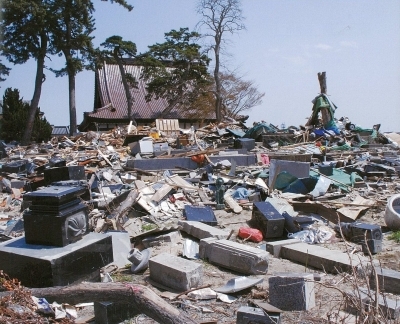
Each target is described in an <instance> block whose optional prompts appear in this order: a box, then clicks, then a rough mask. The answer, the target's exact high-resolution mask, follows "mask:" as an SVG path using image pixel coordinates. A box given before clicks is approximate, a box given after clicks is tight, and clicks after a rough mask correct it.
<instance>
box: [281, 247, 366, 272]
mask: <svg viewBox="0 0 400 324" xmlns="http://www.w3.org/2000/svg"><path fill="white" fill-rule="evenodd" d="M281 258H283V259H288V260H291V261H295V262H298V263H301V264H304V265H307V266H310V267H314V268H317V269H321V270H324V271H326V272H330V273H340V272H351V271H352V269H353V267H354V268H359V267H360V266H362V265H363V264H364V263H365V264H366V263H367V262H368V259H367V258H366V257H364V256H360V255H354V254H351V255H349V254H347V253H344V252H341V251H335V250H330V249H327V248H324V247H321V246H317V245H310V244H307V243H297V244H291V245H286V246H282V248H281Z"/></svg>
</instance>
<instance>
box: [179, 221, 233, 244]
mask: <svg viewBox="0 0 400 324" xmlns="http://www.w3.org/2000/svg"><path fill="white" fill-rule="evenodd" d="M178 224H179V225H180V226H181V227H182V231H184V232H186V233H188V234H189V235H192V236H194V237H196V238H198V239H200V240H201V239H204V238H208V237H213V238H216V239H226V238H227V237H228V236H229V234H230V233H229V232H226V231H224V230H221V229H219V228H215V227H213V226H210V225H207V224H204V223H202V222H196V221H179V222H178Z"/></svg>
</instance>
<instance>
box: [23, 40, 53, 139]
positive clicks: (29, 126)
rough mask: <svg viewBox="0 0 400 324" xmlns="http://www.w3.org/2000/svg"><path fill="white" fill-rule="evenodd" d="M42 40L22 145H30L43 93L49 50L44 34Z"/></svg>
mask: <svg viewBox="0 0 400 324" xmlns="http://www.w3.org/2000/svg"><path fill="white" fill-rule="evenodd" d="M40 39H41V48H40V55H39V56H38V58H37V61H36V78H35V90H34V92H33V97H32V101H31V105H30V107H29V114H28V120H27V122H26V128H25V131H24V135H23V138H22V145H28V143H29V141H30V140H31V136H32V132H33V126H34V124H35V117H36V112H37V109H38V107H39V100H40V96H41V93H42V84H43V82H44V73H43V71H44V60H45V55H46V50H47V36H46V35H45V34H44V33H43V34H42V35H41V37H40Z"/></svg>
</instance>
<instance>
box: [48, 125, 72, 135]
mask: <svg viewBox="0 0 400 324" xmlns="http://www.w3.org/2000/svg"><path fill="white" fill-rule="evenodd" d="M51 135H52V136H68V135H69V126H53V130H52V131H51Z"/></svg>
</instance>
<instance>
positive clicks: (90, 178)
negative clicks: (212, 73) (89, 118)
mask: <svg viewBox="0 0 400 324" xmlns="http://www.w3.org/2000/svg"><path fill="white" fill-rule="evenodd" d="M332 107H334V105H333V104H332V103H331V102H330V100H329V98H328V97H327V96H324V95H320V96H318V97H317V98H316V99H315V100H314V107H313V115H312V116H311V117H310V120H309V122H308V123H307V124H306V125H305V126H299V127H294V126H291V127H288V128H278V127H276V126H274V125H272V124H268V123H267V122H265V121H261V122H259V123H254V124H253V125H252V127H247V126H246V125H245V124H244V123H243V122H242V121H236V120H233V119H228V118H227V119H226V120H225V121H224V122H222V123H219V124H210V125H207V126H204V127H201V128H198V129H194V128H193V127H191V128H190V129H186V130H185V129H180V130H179V131H177V130H173V131H170V132H168V131H164V130H163V131H161V130H159V129H157V128H156V125H157V123H156V124H155V125H152V126H150V127H137V128H136V127H132V125H129V126H128V127H126V129H123V128H116V129H114V130H112V131H109V132H104V133H99V132H92V131H91V132H87V133H83V134H79V135H77V136H75V137H69V138H67V137H61V138H53V139H52V140H51V141H49V142H48V143H40V144H39V143H38V144H32V145H29V146H26V147H24V146H20V145H18V143H8V144H6V143H3V142H2V143H1V144H2V145H1V150H2V156H3V158H2V160H1V161H0V171H1V177H0V188H1V193H0V195H1V200H0V241H1V242H2V243H1V245H0V257H1V258H3V259H4V257H2V256H1V253H4V255H6V256H7V257H9V256H8V254H11V255H13V253H16V254H18V253H19V252H15V251H14V250H12V249H11V248H10V249H9V247H8V246H7V244H8V242H20V241H18V240H21V238H24V237H26V243H27V244H25V242H24V243H23V244H25V245H24V246H23V247H20V248H21V249H22V248H23V249H29V246H28V245H29V244H44V245H49V246H50V245H51V246H53V245H56V246H58V249H67V248H69V249H72V250H71V251H70V250H68V251H69V252H68V253H73V252H72V251H75V248H74V246H75V245H76V244H78V245H80V247H79V248H81V246H82V249H89V248H90V249H91V248H92V247H93V246H94V245H93V244H94V243H92V242H91V241H90V239H89V238H88V237H89V235H92V233H96V235H99V236H96V237H94V236H93V237H94V239H95V240H101V239H102V237H103V236H104V237H112V244H111V238H110V240H109V241H107V242H106V243H104V244H105V245H106V246H107V249H111V245H112V249H113V253H111V254H113V257H112V256H111V258H112V259H113V260H114V264H115V263H117V261H118V265H116V266H115V267H110V265H109V263H110V262H108V263H107V264H103V265H101V264H100V263H99V261H98V259H96V257H95V256H93V257H92V258H90V259H87V260H88V261H87V262H93V264H96V266H98V267H99V268H102V269H101V278H102V279H101V280H102V281H103V282H110V281H114V280H117V278H120V277H121V276H125V278H126V277H128V278H129V281H132V282H134V283H140V284H145V285H147V286H148V287H152V289H153V290H154V291H155V292H156V293H157V294H158V295H159V296H160V297H162V298H164V299H165V300H167V301H168V300H169V301H170V302H171V305H178V306H179V309H180V310H181V311H182V312H186V313H188V314H192V315H191V316H192V319H195V320H198V321H199V323H200V320H202V321H203V322H204V321H207V323H223V322H224V321H223V318H230V320H231V321H230V323H232V320H236V323H250V322H249V318H250V319H252V320H254V321H255V320H259V321H262V323H290V322H291V323H294V322H295V321H294V319H293V318H292V317H290V316H292V315H290V314H291V313H292V312H293V311H296V312H303V313H302V314H303V315H301V316H303V318H306V317H304V316H310V318H311V317H312V316H320V318H323V317H324V316H325V315H324V314H323V313H321V312H320V311H315V310H316V308H317V307H320V306H318V303H316V300H317V299H318V296H320V295H319V294H322V293H324V294H325V293H326V291H325V290H324V291H322V290H321V288H317V287H318V282H319V281H323V280H328V281H329V283H332V282H334V281H336V282H337V283H339V282H342V284H344V286H347V287H350V285H349V284H346V280H349V277H348V275H344V274H345V273H350V274H352V269H353V268H354V267H366V265H367V264H372V265H373V267H372V268H373V269H376V273H377V277H379V276H380V278H381V277H382V278H385V280H386V281H384V282H380V283H377V282H374V280H373V279H374V278H375V275H371V278H372V279H371V283H370V284H368V287H367V288H368V289H369V290H368V291H367V293H366V297H365V298H366V299H368V300H370V301H373V297H374V294H371V291H372V290H371V287H372V286H373V285H375V287H376V286H378V287H379V293H384V294H385V297H384V298H385V300H386V299H387V300H389V301H393V303H394V305H395V306H393V307H392V306H390V305H389V306H388V305H387V303H386V308H385V309H390V310H391V313H390V315H388V314H389V313H387V314H386V315H385V316H386V318H390V319H394V320H397V318H398V314H399V309H400V308H399V306H398V305H397V304H396V303H395V301H396V300H397V296H396V295H398V294H400V291H397V290H396V289H394V290H395V291H391V294H393V295H386V293H389V291H390V288H389V286H393V285H391V284H387V283H388V282H391V281H390V280H393V282H395V283H396V285H397V287H400V285H398V282H397V281H396V280H398V279H399V278H400V276H399V274H400V272H398V271H400V267H399V266H398V264H397V263H396V262H395V260H393V261H391V260H390V259H391V258H393V257H394V256H395V255H398V254H396V253H400V249H399V248H398V245H396V244H395V242H394V241H391V240H389V239H388V238H389V237H390V235H393V233H396V231H399V230H400V226H399V224H400V221H399V220H397V219H396V217H398V218H399V219H400V214H399V213H400V208H399V206H400V202H399V201H400V199H399V198H396V199H392V197H398V196H399V194H400V181H399V172H400V157H399V144H398V142H396V139H392V138H393V136H388V135H387V134H384V133H380V132H379V128H380V125H374V126H373V127H372V128H371V129H364V128H361V127H360V126H358V125H356V124H353V123H352V122H351V121H350V120H348V118H346V117H343V118H340V119H336V118H334V115H333V112H334V110H333V112H332V111H331V112H330V113H329V111H330V110H329V109H332ZM324 108H325V109H328V112H327V113H326V112H325V114H328V115H329V114H330V115H329V116H330V117H329V116H328V117H329V118H328V122H326V120H325V121H324V120H323V119H324V118H322V121H321V120H318V116H319V115H318V112H321V109H322V110H323V109H324ZM322 116H323V117H324V114H323V113H322ZM325 118H326V116H325ZM386 215H389V216H386ZM39 219H40V224H39V223H38V222H39ZM54 219H57V222H56V221H55V220H54ZM388 219H390V220H388ZM393 219H395V220H394V221H393ZM24 225H25V227H24ZM26 226H29V228H28V229H27V228H26ZM53 227H54V228H55V230H54V231H55V232H57V233H58V232H59V233H58V234H57V235H59V236H60V237H58V238H53V237H52V234H51V232H52V230H49V228H50V229H52V228H53ZM58 227H60V228H61V231H58ZM41 229H42V230H41ZM88 233H89V234H88ZM118 233H120V234H121V233H122V234H123V235H124V236H121V237H119V236H118ZM107 235H109V236H107ZM48 242H50V243H48ZM55 242H59V243H55ZM96 242H98V241H96ZM18 244H22V243H18ZM85 244H87V246H86V245H85ZM96 244H98V243H96ZM83 245H85V246H84V247H83ZM2 246H3V247H2ZM15 246H17V243H15V244H14V246H13V248H14V249H15ZM2 249H4V251H3V252H2ZM24 251H25V250H24ZM60 251H64V250H57V253H60V260H61V259H62V258H64V255H61V254H63V253H64V252H60ZM107 251H108V250H107ZM107 251H105V252H104V254H101V258H102V260H105V259H107V260H108V259H109V258H110V254H109V252H107ZM120 252H121V253H120ZM35 253H36V252H35ZM37 253H39V252H37ZM57 253H55V254H57ZM96 253H100V252H96ZM102 253H103V252H102ZM10 258H11V259H12V257H10ZM18 258H19V257H18ZM37 258H38V259H40V260H42V259H43V258H44V257H43V256H41V255H38V256H37ZM55 258H56V256H55ZM65 258H66V257H65ZM11 259H10V260H11ZM202 260H204V261H202ZM69 262H71V261H69ZM375 262H378V263H375ZM22 263H23V262H22V261H21V264H22ZM24 264H25V263H24ZM99 264H100V265H99ZM18 266H19V265H18V262H16V263H15V266H11V267H10V266H7V269H9V271H8V272H11V273H8V275H10V276H13V275H15V276H16V277H17V279H19V280H21V282H22V284H23V285H26V286H27V287H48V286H55V284H54V283H55V282H59V283H61V282H62V283H63V284H64V282H66V283H71V284H72V283H73V282H74V283H75V282H76V280H77V279H79V278H75V277H74V278H72V277H71V279H68V280H64V279H65V278H61V277H60V278H59V277H58V276H67V274H64V275H63V274H61V275H59V274H58V273H57V275H56V270H54V269H53V270H49V271H50V272H51V271H53V274H52V276H53V277H52V280H53V281H51V282H50V284H48V281H46V282H47V284H44V282H45V281H40V282H39V281H37V282H35V278H29V280H28V279H27V278H25V277H24V276H23V275H20V274H19V273H20V271H19V270H18V269H16V267H18ZM4 267H5V266H4V265H3V264H1V261H0V269H3V270H4ZM305 267H306V270H304V269H305ZM14 268H15V269H14ZM370 268H371V267H370ZM49 269H50V268H49ZM24 271H27V270H26V269H25V270H24ZM57 271H58V270H57ZM60 271H61V272H62V270H60ZM77 271H78V270H77ZM79 271H82V276H83V273H85V276H86V275H87V274H88V273H86V272H85V271H86V270H83V269H80V270H79ZM385 271H389V272H390V271H392V272H391V273H389V274H388V273H386V272H385ZM32 273H33V272H32ZM18 276H20V277H18ZM365 276H367V277H368V276H369V275H367V274H365ZM38 277H40V276H39V275H38V276H37V277H36V278H38ZM325 277H326V278H325ZM82 278H83V277H82ZM340 278H342V279H340ZM92 279H93V278H92ZM353 279H354V278H353ZM364 279H365V278H364ZM367 279H368V278H367ZM37 280H39V279H37ZM41 280H45V278H44V277H43V278H42V279H41ZM57 280H58V281H57ZM85 280H86V277H85ZM382 280H383V279H382ZM328 281H327V282H328ZM28 282H29V284H27V283H28ZM352 282H354V281H352ZM325 286H326V285H325ZM288 287H290V289H289V288H288ZM357 288H359V287H358V286H357ZM343 289H345V288H343ZM305 292H306V293H305ZM350 293H352V292H349V294H350ZM371 296H372V297H371ZM291 298H292V299H291ZM210 300H211V301H212V302H209V301H210ZM288 300H291V302H289V303H288ZM94 302H95V306H94V309H95V310H96V309H97V311H98V312H100V310H99V309H108V310H110V309H113V307H121V305H118V303H109V304H107V305H106V304H104V303H103V304H101V303H100V304H99V302H98V301H94ZM339 304H340V303H338V305H339ZM371 304H374V303H371ZM229 305H230V306H229ZM339 306H340V305H339ZM339 306H338V308H337V309H335V312H336V313H335V316H336V315H337V316H339V317H338V321H337V322H338V323H339V318H343V316H344V317H345V316H350V317H351V316H356V315H354V314H351V313H349V311H348V310H345V309H342V308H340V307H339ZM382 307H383V306H382ZM31 308H32V307H31ZM116 309H119V311H118V312H119V313H124V312H125V311H126V307H125V308H123V309H124V311H121V308H116ZM233 309H234V310H233ZM382 309H383V308H382ZM313 310H314V311H315V313H312V312H313ZM379 310H381V309H380V308H379ZM304 312H306V313H304ZM360 312H361V313H360ZM111 313H112V312H109V314H111ZM128 313H129V314H130V316H131V315H132V312H128ZM133 313H134V312H133ZM145 313H146V312H145ZM193 314H195V315H193ZM304 314H305V315H304ZM307 314H309V315H307ZM346 314H347V315H346ZM133 315H135V316H141V315H137V313H135V314H133ZM133 315H132V316H133ZM4 316H7V314H0V318H1V317H4ZM68 316H70V315H66V317H68ZM103 316H105V315H103ZM107 316H111V315H107ZM193 316H194V317H193ZM301 316H300V317H301ZM340 316H342V317H340ZM357 316H361V317H362V316H367V315H365V314H364V313H363V312H362V310H359V309H358V315H357ZM368 316H370V315H368ZM267 318H268V319H267ZM120 319H121V318H120ZM325 319H326V316H325ZM122 320H124V319H121V321H122ZM0 321H1V320H0ZM111 322H112V321H111V317H110V321H109V323H111ZM148 323H151V322H148ZM204 323H205V322H204ZM393 323H394V322H393Z"/></svg>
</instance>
